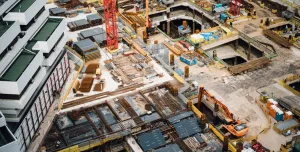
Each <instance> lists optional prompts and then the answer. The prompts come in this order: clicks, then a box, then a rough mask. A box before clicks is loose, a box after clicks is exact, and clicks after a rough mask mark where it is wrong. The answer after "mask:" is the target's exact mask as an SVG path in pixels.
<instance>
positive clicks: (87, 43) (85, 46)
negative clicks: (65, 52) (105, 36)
mask: <svg viewBox="0 0 300 152" xmlns="http://www.w3.org/2000/svg"><path fill="white" fill-rule="evenodd" d="M75 45H77V46H78V47H79V48H80V50H81V51H83V52H85V51H89V50H91V49H94V48H97V45H96V44H95V43H94V42H93V41H92V40H90V39H84V40H81V41H78V42H76V43H75Z"/></svg>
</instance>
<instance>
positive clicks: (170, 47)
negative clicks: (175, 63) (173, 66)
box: [163, 42, 181, 56]
mask: <svg viewBox="0 0 300 152" xmlns="http://www.w3.org/2000/svg"><path fill="white" fill-rule="evenodd" d="M163 44H164V45H165V46H166V47H167V48H168V49H169V50H170V51H172V52H173V53H174V54H175V55H177V56H179V55H181V51H180V50H178V49H177V48H175V47H173V46H172V45H171V44H169V43H168V42H163Z"/></svg>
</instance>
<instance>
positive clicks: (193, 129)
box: [174, 118, 201, 138]
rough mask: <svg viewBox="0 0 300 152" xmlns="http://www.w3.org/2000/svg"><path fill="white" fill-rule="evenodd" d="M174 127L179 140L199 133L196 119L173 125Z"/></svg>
mask: <svg viewBox="0 0 300 152" xmlns="http://www.w3.org/2000/svg"><path fill="white" fill-rule="evenodd" d="M174 127H175V129H176V131H177V133H178V135H179V138H186V137H189V136H191V135H194V134H196V133H198V132H200V131H201V129H200V128H199V123H198V121H197V119H196V118H191V119H184V120H182V121H180V122H178V123H176V124H174Z"/></svg>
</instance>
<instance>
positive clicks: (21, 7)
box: [10, 0, 35, 12]
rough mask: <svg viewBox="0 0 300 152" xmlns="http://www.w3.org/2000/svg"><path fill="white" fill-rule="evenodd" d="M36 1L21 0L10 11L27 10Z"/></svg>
mask: <svg viewBox="0 0 300 152" xmlns="http://www.w3.org/2000/svg"><path fill="white" fill-rule="evenodd" d="M34 2H35V0H21V1H20V2H19V3H18V4H17V5H15V7H14V8H13V9H11V10H10V11H11V12H25V11H26V10H27V9H28V8H29V7H30V6H31V5H32V4H33V3H34Z"/></svg>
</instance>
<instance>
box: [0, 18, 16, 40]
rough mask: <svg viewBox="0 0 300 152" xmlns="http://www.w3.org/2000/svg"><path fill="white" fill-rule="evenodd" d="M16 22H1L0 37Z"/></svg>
mask: <svg viewBox="0 0 300 152" xmlns="http://www.w3.org/2000/svg"><path fill="white" fill-rule="evenodd" d="M13 23H14V22H12V21H8V22H0V37H1V36H2V35H3V34H4V33H5V32H6V31H7V30H8V29H9V28H10V27H11V25H13Z"/></svg>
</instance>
